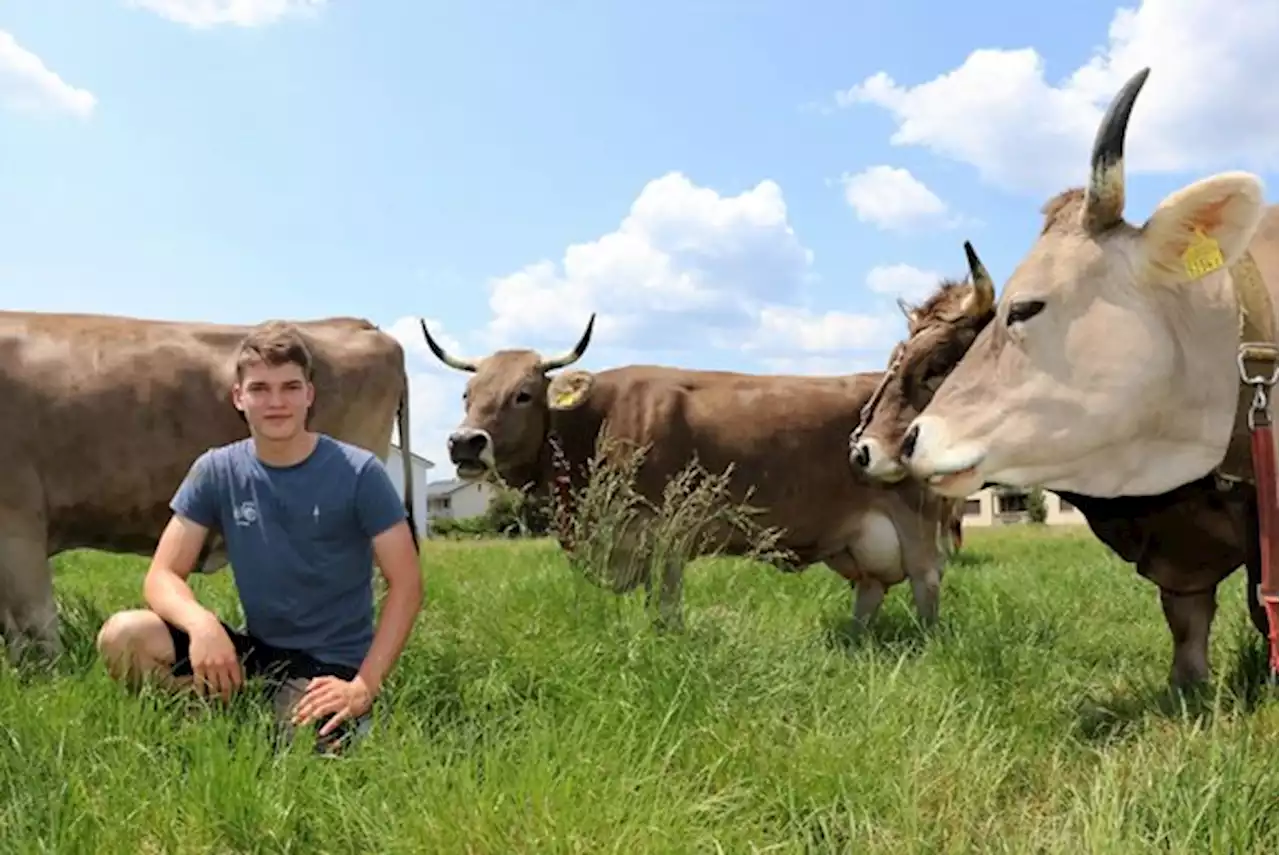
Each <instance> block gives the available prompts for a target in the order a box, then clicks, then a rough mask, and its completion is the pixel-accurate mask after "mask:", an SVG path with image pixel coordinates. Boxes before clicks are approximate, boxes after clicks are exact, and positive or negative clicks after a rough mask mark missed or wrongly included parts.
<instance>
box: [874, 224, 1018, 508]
mask: <svg viewBox="0 0 1280 855" xmlns="http://www.w3.org/2000/svg"><path fill="white" fill-rule="evenodd" d="M964 251H965V254H966V255H967V256H968V259H969V272H970V276H971V282H968V283H965V282H948V281H944V282H943V283H942V284H941V286H940V287H939V288H938V290H937V291H935V292H934V294H933V295H932V296H931V297H929V298H928V299H927V300H925V301H924V302H923V303H922V304H920V305H918V306H908V305H907V304H906V303H903V302H902V301H899V303H898V306H899V308H901V309H902V312H903V314H904V315H906V318H907V338H906V339H905V340H904V341H902V342H901V343H899V344H898V346H897V347H896V348H895V349H894V351H893V354H892V355H891V356H890V357H889V366H888V368H887V369H886V370H885V373H884V375H883V377H882V378H881V380H880V385H879V387H878V388H877V389H876V391H875V392H874V393H873V394H872V396H871V398H870V400H868V401H867V403H866V406H864V407H863V409H862V414H861V419H860V421H859V422H858V426H857V428H856V429H854V431H853V433H852V435H851V436H850V437H849V462H850V463H851V464H852V465H853V466H854V467H855V468H857V469H858V470H860V471H861V472H863V473H865V474H866V475H868V476H870V477H871V478H874V479H876V480H878V481H885V482H890V483H892V482H895V481H900V480H902V478H904V477H906V475H907V470H906V467H904V466H903V465H902V463H901V461H900V460H899V459H898V457H899V454H900V453H901V452H900V450H901V446H902V438H903V436H905V435H906V433H907V428H908V426H909V425H910V423H911V421H912V419H914V418H915V417H916V416H917V415H919V414H920V412H921V411H922V410H923V409H924V408H925V407H926V406H927V405H928V403H929V401H930V400H931V399H932V398H933V394H934V392H936V391H937V389H938V386H939V385H940V384H941V383H942V381H943V380H944V379H946V377H947V375H948V374H949V373H950V372H951V371H952V369H954V368H955V367H956V364H957V363H959V361H960V359H961V357H963V356H964V354H965V352H966V351H967V350H968V349H969V347H970V346H971V345H972V344H973V341H974V339H975V338H976V337H977V335H978V333H979V332H981V331H982V329H983V328H984V327H985V326H986V325H987V324H988V323H990V321H991V319H992V318H993V317H994V316H995V299H996V293H995V285H994V283H992V281H991V277H990V276H989V275H988V274H987V271H986V268H985V267H983V266H982V262H981V261H980V260H979V259H978V254H977V253H976V252H975V251H974V249H973V246H972V245H971V244H969V243H968V242H967V241H966V242H965V245H964Z"/></svg>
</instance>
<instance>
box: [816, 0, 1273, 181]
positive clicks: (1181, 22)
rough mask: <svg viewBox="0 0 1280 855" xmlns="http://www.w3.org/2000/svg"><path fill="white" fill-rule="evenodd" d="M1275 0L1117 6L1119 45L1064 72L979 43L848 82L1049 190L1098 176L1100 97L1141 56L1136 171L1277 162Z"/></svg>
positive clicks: (934, 138)
mask: <svg viewBox="0 0 1280 855" xmlns="http://www.w3.org/2000/svg"><path fill="white" fill-rule="evenodd" d="M1278 8H1280V7H1278V6H1277V4H1276V2H1275V0H1233V2H1231V3H1220V2H1218V0H1143V2H1142V3H1141V5H1140V6H1139V7H1138V8H1137V9H1132V8H1121V9H1118V10H1117V11H1116V13H1115V15H1114V17H1113V18H1112V21H1111V25H1110V28H1109V31H1108V39H1107V45H1106V47H1105V48H1104V49H1101V50H1100V51H1099V52H1098V53H1097V54H1096V55H1094V56H1093V57H1091V58H1090V59H1089V60H1088V61H1087V62H1085V63H1083V64H1082V65H1081V66H1080V67H1079V68H1077V69H1076V70H1075V71H1074V72H1072V73H1071V74H1070V75H1068V76H1067V77H1066V79H1064V80H1063V81H1061V82H1060V83H1058V84H1056V85H1055V84H1050V83H1049V82H1047V81H1046V80H1045V76H1044V60H1043V58H1042V57H1041V56H1040V54H1039V53H1037V52H1036V50H1035V49H1034V48H1029V47H1028V48H1022V49H1019V50H1000V49H981V50H975V51H973V52H972V53H970V54H969V56H968V57H967V58H966V59H965V61H964V63H962V64H961V65H960V66H959V67H958V68H955V69H953V70H952V71H950V72H947V73H945V74H942V75H940V76H938V77H936V78H935V79H933V80H930V81H928V82H926V83H921V84H918V85H915V86H909V85H908V86H904V85H900V84H898V83H897V82H895V81H894V79H893V78H892V77H891V76H890V75H889V74H888V73H887V72H884V71H881V72H878V73H876V74H874V75H872V76H870V77H868V78H866V79H865V80H864V81H862V82H861V83H859V84H857V85H855V86H853V87H852V88H850V89H848V90H846V91H844V92H840V93H838V94H837V95H836V101H837V103H838V104H839V105H840V106H845V107H847V106H851V105H854V104H859V103H867V104H875V105H878V106H880V107H883V108H884V109H886V110H888V111H889V112H890V113H891V114H892V115H893V117H894V119H895V120H896V121H897V125H898V128H897V130H896V131H895V132H894V134H893V136H892V137H891V142H893V143H894V144H896V145H917V146H922V147H924V148H927V149H929V150H930V151H933V152H934V153H936V154H939V155H942V156H945V157H948V158H951V159H953V160H956V161H960V162H963V163H968V164H971V165H973V166H974V167H976V168H977V169H978V171H979V173H980V174H981V175H982V176H983V177H984V178H985V179H987V180H989V181H991V182H993V183H995V184H997V185H1000V186H1003V187H1005V188H1007V189H1011V190H1019V191H1028V192H1032V193H1035V194H1037V195H1042V194H1046V193H1052V192H1056V191H1057V190H1060V189H1063V188H1064V187H1065V186H1068V185H1072V184H1081V183H1083V182H1084V180H1085V179H1086V175H1087V170H1088V157H1089V151H1090V147H1091V146H1092V143H1093V136H1094V133H1095V131H1096V129H1097V125H1098V122H1099V120H1100V119H1101V117H1102V111H1103V110H1105V109H1106V105H1107V103H1108V102H1109V101H1110V100H1111V98H1112V97H1113V96H1114V94H1115V93H1116V92H1117V91H1118V90H1119V88H1120V86H1121V85H1123V83H1124V81H1125V80H1126V79H1128V78H1129V77H1130V76H1131V75H1132V74H1134V73H1135V72H1136V71H1137V70H1138V69H1139V68H1141V67H1143V66H1150V67H1151V77H1150V78H1149V79H1148V81H1147V84H1146V86H1145V87H1144V88H1143V91H1142V95H1141V96H1140V98H1139V100H1138V104H1137V106H1136V107H1135V109H1134V113H1133V120H1132V122H1131V123H1130V129H1129V134H1128V138H1127V147H1126V154H1127V157H1126V164H1125V165H1126V168H1127V169H1129V170H1131V171H1133V172H1164V171H1178V170H1195V171H1206V170H1211V169H1221V168H1246V169H1267V170H1270V169H1274V168H1275V163H1276V159H1277V157H1280V139H1278V131H1277V122H1276V115H1277V112H1280V86H1278V84H1277V79H1278V77H1280V75H1278V74H1277V71H1278V69H1277V48H1276V45H1277V42H1276V30H1277V27H1278V26H1280V13H1278V11H1277V10H1278Z"/></svg>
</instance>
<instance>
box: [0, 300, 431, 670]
mask: <svg viewBox="0 0 1280 855" xmlns="http://www.w3.org/2000/svg"><path fill="white" fill-rule="evenodd" d="M297 326H298V328H299V330H300V331H301V333H302V336H303V338H304V339H305V340H306V342H307V346H308V347H309V348H310V349H311V352H312V355H313V358H314V361H315V375H314V383H315V387H316V396H315V405H314V407H313V410H312V413H311V422H310V423H311V426H312V427H313V428H314V429H315V430H318V431H322V432H324V433H328V434H330V435H331V436H334V437H336V438H338V439H342V440H345V441H347V442H350V443H353V444H355V445H358V446H361V447H363V448H366V449H368V450H369V451H372V452H373V453H374V454H377V455H378V456H379V457H380V458H381V459H382V460H383V461H384V462H385V461H386V459H387V455H388V453H389V445H390V441H391V427H392V424H393V423H394V424H397V425H398V426H399V431H400V438H401V443H402V446H403V449H402V451H403V454H402V457H403V460H404V468H405V471H404V483H405V486H406V490H405V507H406V508H407V509H408V511H409V518H410V527H411V528H412V529H413V530H414V531H415V534H416V530H417V529H416V526H415V525H414V523H413V493H412V485H413V479H412V477H410V474H411V473H410V469H409V467H410V452H409V407H408V404H409V401H408V381H407V375H406V373H405V366H404V352H403V349H402V347H401V345H400V343H399V342H398V341H396V339H394V338H392V337H391V336H390V335H387V334H386V333H384V332H381V331H379V330H378V328H377V327H375V326H374V325H373V324H371V323H369V322H367V321H363V320H358V319H349V318H334V319H329V320H319V321H309V322H302V323H299V324H298V325H297ZM249 330H250V327H248V326H228V325H215V324H203V323H179V322H169V321H159V320H143V319H136V318H125V317H115V316H105V315H81V314H46V313H36V312H0V399H2V400H4V401H5V406H6V409H7V412H8V413H9V415H8V416H7V417H6V418H5V419H4V420H3V422H2V423H0V466H3V468H4V469H5V470H7V472H6V474H5V477H4V478H3V479H2V480H0V631H3V636H4V639H5V641H6V642H8V647H9V649H10V654H11V656H17V655H18V654H19V653H20V651H21V650H22V649H25V648H27V647H29V646H30V645H31V644H32V643H33V642H34V643H35V646H36V647H37V649H38V651H39V652H41V653H44V654H54V653H56V652H57V651H58V650H59V649H60V645H59V643H58V626H57V612H56V608H55V602H54V596H53V578H52V571H51V569H50V566H49V559H50V558H51V557H53V556H54V555H57V554H58V553H61V552H63V551H65V550H69V549H78V548H84V549H97V550H102V551H106V552H115V553H132V554H141V555H149V554H150V553H151V552H152V551H153V550H154V548H155V544H156V542H157V541H158V539H159V537H160V533H161V531H162V530H163V528H164V525H165V523H166V521H167V520H168V519H169V515H170V510H169V500H170V498H172V496H173V492H174V490H175V489H177V487H178V484H179V483H181V481H182V479H183V478H184V477H185V476H186V474H187V470H188V469H189V468H190V466H191V464H192V462H193V461H194V460H195V459H196V457H197V456H199V455H200V453H201V452H203V451H205V450H206V449H208V448H210V447H212V446H215V445H222V444H224V443H228V442H232V441H235V440H237V439H240V438H243V437H245V436H247V435H248V429H247V428H246V426H245V424H244V421H243V417H242V416H241V414H240V413H239V412H238V411H237V410H236V409H235V408H234V407H233V406H232V403H231V398H230V394H231V384H232V382H233V381H234V365H233V361H232V358H233V356H234V349H235V346H236V345H237V344H238V343H239V341H240V340H241V338H243V337H244V336H245V335H246V334H247V333H248V332H249ZM415 539H416V538H415ZM225 564H226V553H225V550H224V548H223V544H222V539H221V537H220V536H219V535H217V534H216V533H214V535H213V536H211V537H210V538H209V539H208V541H207V542H206V546H205V551H204V554H203V555H202V556H201V569H202V570H203V571H204V572H210V571H213V570H216V569H218V568H220V567H222V566H224V565H225Z"/></svg>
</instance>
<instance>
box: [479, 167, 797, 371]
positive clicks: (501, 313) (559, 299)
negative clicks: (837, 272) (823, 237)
mask: <svg viewBox="0 0 1280 855" xmlns="http://www.w3.org/2000/svg"><path fill="white" fill-rule="evenodd" d="M811 262H812V253H811V252H810V251H809V250H808V249H806V248H805V247H804V246H803V245H802V244H801V243H800V241H799V240H798V239H797V237H796V235H795V232H794V231H793V230H792V228H791V225H790V223H789V222H788V220H787V206H786V202H785V201H784V200H783V197H782V190H781V188H779V187H778V185H777V184H776V183H774V182H773V181H761V182H760V183H759V184H757V185H756V186H755V187H753V188H751V189H749V190H746V191H744V192H742V193H740V194H739V195H737V196H721V195H720V194H719V193H717V192H716V191H714V190H711V189H709V188H706V187H698V186H696V185H694V184H693V183H692V182H691V181H690V180H689V179H688V178H686V177H685V176H684V175H681V174H679V173H674V172H673V173H669V174H667V175H664V176H662V177H661V178H657V179H655V180H653V181H650V182H649V183H648V184H646V185H645V187H644V188H643V189H642V190H641V192H640V195H639V197H638V198H637V199H636V201H635V202H634V203H633V204H632V206H631V210H630V211H629V212H628V214H627V216H626V218H625V219H623V221H622V223H621V224H620V225H619V227H618V229H617V230H616V231H613V232H610V233H609V234H606V235H604V236H603V237H600V238H598V239H596V240H593V241H589V242H586V243H579V244H573V245H572V246H570V247H569V248H568V249H567V250H565V253H564V257H563V259H562V261H561V262H560V263H559V264H556V263H555V262H552V261H548V260H543V261H539V262H537V263H534V264H530V265H528V266H526V267H524V268H523V269H521V270H519V271H517V272H515V273H512V274H510V275H508V276H504V277H502V278H499V279H496V280H494V281H492V282H491V283H490V285H489V290H490V299H489V305H490V307H491V308H492V310H493V314H494V317H493V320H492V322H491V323H490V325H489V329H488V334H489V335H488V344H489V345H490V346H491V347H503V346H512V345H513V344H514V343H517V342H520V343H524V344H526V345H529V344H532V343H534V342H536V341H538V340H539V339H541V340H545V341H548V342H550V341H554V342H555V343H556V346H557V347H560V346H563V342H564V341H565V339H567V338H568V339H569V340H570V341H573V340H576V338H577V336H578V335H579V334H581V332H582V328H583V325H584V324H585V323H586V320H587V317H588V315H589V314H590V313H591V312H593V311H594V312H596V313H597V315H598V317H597V321H596V338H597V339H599V340H603V341H607V342H608V343H609V345H610V346H626V345H629V344H643V345H645V346H646V347H655V348H660V347H665V346H671V345H673V344H675V343H678V342H680V341H682V340H687V339H688V338H689V337H690V336H694V337H697V338H698V339H699V340H701V339H705V338H707V337H708V336H710V337H715V336H728V337H735V336H740V335H741V333H742V331H743V330H746V329H750V328H751V327H752V326H754V325H755V324H756V322H757V320H758V319H759V318H760V317H761V312H762V311H763V310H764V309H765V308H767V307H768V306H770V305H772V304H773V303H775V302H777V301H778V300H780V299H791V298H793V297H794V296H795V295H796V294H798V293H799V292H801V291H802V290H803V288H804V286H805V283H806V281H807V278H808V276H809V275H810V264H811Z"/></svg>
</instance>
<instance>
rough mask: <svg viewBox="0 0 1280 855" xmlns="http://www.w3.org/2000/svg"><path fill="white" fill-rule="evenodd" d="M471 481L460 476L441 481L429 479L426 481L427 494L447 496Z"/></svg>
mask: <svg viewBox="0 0 1280 855" xmlns="http://www.w3.org/2000/svg"><path fill="white" fill-rule="evenodd" d="M471 483H473V482H471V481H464V480H462V479H461V478H448V479H445V480H443V481H430V482H428V483H427V495H428V496H448V495H449V494H450V493H456V492H458V491H459V490H461V489H462V488H463V487H466V486H467V485H469V484H471ZM485 483H487V482H485Z"/></svg>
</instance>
